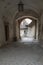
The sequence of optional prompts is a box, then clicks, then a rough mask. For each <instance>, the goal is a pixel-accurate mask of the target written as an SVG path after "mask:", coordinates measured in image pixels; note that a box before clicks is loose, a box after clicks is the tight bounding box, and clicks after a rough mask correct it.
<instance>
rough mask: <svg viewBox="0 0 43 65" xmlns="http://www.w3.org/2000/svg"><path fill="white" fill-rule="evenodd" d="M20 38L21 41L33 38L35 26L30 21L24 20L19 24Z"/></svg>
mask: <svg viewBox="0 0 43 65" xmlns="http://www.w3.org/2000/svg"><path fill="white" fill-rule="evenodd" d="M20 37H21V39H22V40H33V39H34V38H35V24H34V22H33V21H32V19H29V18H25V19H23V20H22V22H21V23H20Z"/></svg>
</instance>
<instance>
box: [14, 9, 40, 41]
mask: <svg viewBox="0 0 43 65" xmlns="http://www.w3.org/2000/svg"><path fill="white" fill-rule="evenodd" d="M25 18H31V19H34V20H35V21H36V22H37V23H36V25H37V30H36V29H35V30H36V31H37V34H36V37H37V40H38V38H39V37H38V30H39V29H38V27H39V15H38V14H37V13H36V12H34V11H32V10H25V11H23V12H17V13H16V15H15V20H14V21H15V23H14V24H15V26H14V27H16V28H15V31H16V32H15V37H16V38H17V40H18V39H19V38H20V32H19V30H20V29H19V28H20V22H21V21H22V20H23V19H25ZM18 22H19V23H18Z"/></svg>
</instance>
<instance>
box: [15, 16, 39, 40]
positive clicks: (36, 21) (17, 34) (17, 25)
mask: <svg viewBox="0 0 43 65" xmlns="http://www.w3.org/2000/svg"><path fill="white" fill-rule="evenodd" d="M25 18H30V19H33V20H34V21H35V39H37V40H38V26H37V25H38V20H37V19H34V18H32V17H29V16H23V17H21V18H20V19H18V20H16V37H17V40H19V39H20V23H21V22H22V20H23V19H25ZM36 28H37V29H36Z"/></svg>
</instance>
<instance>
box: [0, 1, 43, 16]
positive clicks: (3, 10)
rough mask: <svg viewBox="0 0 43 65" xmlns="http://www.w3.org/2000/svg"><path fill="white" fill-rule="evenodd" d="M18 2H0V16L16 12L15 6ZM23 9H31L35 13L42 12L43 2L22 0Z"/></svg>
mask: <svg viewBox="0 0 43 65" xmlns="http://www.w3.org/2000/svg"><path fill="white" fill-rule="evenodd" d="M19 1H20V0H0V15H1V14H2V15H4V14H7V15H9V14H11V15H13V14H14V13H15V11H17V4H18V3H19ZM22 1H23V3H24V8H25V9H33V10H35V11H36V12H38V13H39V12H40V11H42V10H43V0H22Z"/></svg>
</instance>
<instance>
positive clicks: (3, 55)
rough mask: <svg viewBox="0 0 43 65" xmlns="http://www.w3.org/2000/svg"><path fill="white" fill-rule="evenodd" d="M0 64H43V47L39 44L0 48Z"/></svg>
mask: <svg viewBox="0 0 43 65" xmlns="http://www.w3.org/2000/svg"><path fill="white" fill-rule="evenodd" d="M0 65H43V48H41V47H39V45H28V46H23V47H22V46H21V47H20V46H16V47H15V46H14V45H11V46H9V47H3V48H0Z"/></svg>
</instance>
